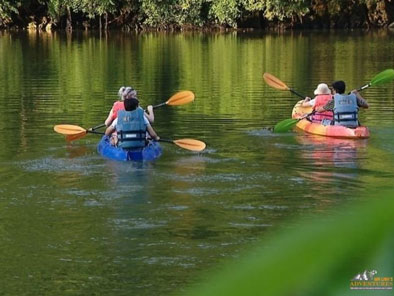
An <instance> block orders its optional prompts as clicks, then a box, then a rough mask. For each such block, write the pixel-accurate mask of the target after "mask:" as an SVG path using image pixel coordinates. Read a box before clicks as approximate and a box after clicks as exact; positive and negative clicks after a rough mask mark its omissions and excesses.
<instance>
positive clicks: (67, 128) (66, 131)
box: [54, 90, 195, 142]
mask: <svg viewBox="0 0 394 296" xmlns="http://www.w3.org/2000/svg"><path fill="white" fill-rule="evenodd" d="M194 98H195V96H194V93H193V92H192V91H190V90H183V91H179V92H177V93H176V94H174V95H172V96H171V97H170V98H169V99H168V100H167V101H166V102H164V103H161V104H158V105H155V106H153V108H158V107H161V106H165V105H169V106H180V105H185V104H188V103H190V102H193V101H194ZM104 126H105V124H104V123H103V124H100V125H97V126H95V127H93V128H90V129H88V130H85V129H84V128H82V127H79V126H76V125H69V124H61V125H56V126H55V127H54V130H55V131H56V132H57V133H59V134H63V135H65V136H66V140H67V141H68V142H71V141H75V140H78V139H81V138H83V137H85V136H86V134H87V133H91V134H97V133H98V132H95V130H96V129H99V128H101V127H104Z"/></svg>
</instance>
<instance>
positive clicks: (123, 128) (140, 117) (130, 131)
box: [116, 108, 146, 149]
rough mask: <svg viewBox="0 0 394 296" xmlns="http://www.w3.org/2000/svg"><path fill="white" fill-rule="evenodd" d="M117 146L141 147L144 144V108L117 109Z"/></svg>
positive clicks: (127, 147)
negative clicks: (131, 109)
mask: <svg viewBox="0 0 394 296" xmlns="http://www.w3.org/2000/svg"><path fill="white" fill-rule="evenodd" d="M116 131H117V137H118V146H119V147H121V148H125V149H133V148H142V147H144V146H145V135H146V125H145V122H144V110H143V109H142V108H137V109H135V110H133V111H125V110H119V112H118V122H117V124H116Z"/></svg>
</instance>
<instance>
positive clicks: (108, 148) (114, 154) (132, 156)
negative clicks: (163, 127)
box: [97, 136, 162, 161]
mask: <svg viewBox="0 0 394 296" xmlns="http://www.w3.org/2000/svg"><path fill="white" fill-rule="evenodd" d="M97 151H98V153H100V154H101V155H102V156H104V157H106V158H109V159H113V160H119V161H151V160H155V159H157V158H159V157H160V155H161V153H162V150H161V147H160V144H159V142H156V141H150V142H149V144H148V145H147V146H145V147H144V148H139V149H134V150H125V149H122V148H119V147H115V146H112V145H111V143H110V141H109V137H108V136H103V137H102V138H101V141H100V142H99V143H98V145H97Z"/></svg>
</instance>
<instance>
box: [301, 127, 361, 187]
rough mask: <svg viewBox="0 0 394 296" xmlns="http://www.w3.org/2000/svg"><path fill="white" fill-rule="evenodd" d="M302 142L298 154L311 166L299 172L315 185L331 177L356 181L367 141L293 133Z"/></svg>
mask: <svg viewBox="0 0 394 296" xmlns="http://www.w3.org/2000/svg"><path fill="white" fill-rule="evenodd" d="M296 140H297V142H298V143H300V144H301V145H302V154H301V157H302V158H303V159H305V161H307V162H308V163H310V164H311V165H312V166H313V168H314V169H311V170H308V171H307V172H303V173H302V175H303V176H304V177H305V178H309V179H312V180H313V181H314V182H316V183H317V184H319V185H322V184H323V183H330V184H331V183H333V181H334V180H338V179H339V180H341V181H343V179H347V180H348V181H356V179H357V178H358V177H359V169H360V168H361V166H362V165H361V161H362V159H363V157H364V156H365V149H366V148H367V144H368V140H367V139H366V140H352V139H338V138H330V137H321V136H316V135H309V134H304V133H302V134H297V136H296Z"/></svg>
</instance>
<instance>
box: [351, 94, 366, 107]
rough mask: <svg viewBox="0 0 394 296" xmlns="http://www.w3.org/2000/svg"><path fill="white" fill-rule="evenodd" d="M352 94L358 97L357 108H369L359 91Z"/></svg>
mask: <svg viewBox="0 0 394 296" xmlns="http://www.w3.org/2000/svg"><path fill="white" fill-rule="evenodd" d="M352 93H353V94H355V95H356V97H357V106H359V107H362V108H368V107H369V105H368V103H367V101H366V100H365V99H364V98H363V97H362V96H361V95H360V93H359V92H358V91H357V90H352Z"/></svg>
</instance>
